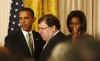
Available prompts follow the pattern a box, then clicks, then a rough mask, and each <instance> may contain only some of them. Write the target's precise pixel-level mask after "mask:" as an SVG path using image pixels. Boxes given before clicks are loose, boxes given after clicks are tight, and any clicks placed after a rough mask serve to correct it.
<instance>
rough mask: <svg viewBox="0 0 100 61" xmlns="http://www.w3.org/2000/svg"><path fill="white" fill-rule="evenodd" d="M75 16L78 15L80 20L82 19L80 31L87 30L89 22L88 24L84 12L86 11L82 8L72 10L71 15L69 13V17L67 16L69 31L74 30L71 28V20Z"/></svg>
mask: <svg viewBox="0 0 100 61" xmlns="http://www.w3.org/2000/svg"><path fill="white" fill-rule="evenodd" d="M73 17H76V18H79V20H80V25H81V27H80V31H81V32H82V33H84V32H86V28H87V27H86V26H87V24H86V16H85V14H84V12H82V11H80V10H74V11H72V12H71V13H70V14H69V15H68V18H67V27H68V30H69V32H72V30H71V28H70V26H69V25H70V24H71V21H72V18H73Z"/></svg>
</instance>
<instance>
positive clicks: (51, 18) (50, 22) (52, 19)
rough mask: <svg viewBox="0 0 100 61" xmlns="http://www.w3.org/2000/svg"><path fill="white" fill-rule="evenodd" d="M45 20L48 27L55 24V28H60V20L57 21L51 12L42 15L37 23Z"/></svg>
mask: <svg viewBox="0 0 100 61" xmlns="http://www.w3.org/2000/svg"><path fill="white" fill-rule="evenodd" d="M44 19H45V21H46V24H47V25H48V26H49V27H52V26H54V25H55V26H56V28H57V30H60V22H59V19H58V18H56V16H54V15H52V14H47V15H44V16H43V17H41V18H40V19H39V20H38V23H39V24H40V23H41V22H42V21H44Z"/></svg>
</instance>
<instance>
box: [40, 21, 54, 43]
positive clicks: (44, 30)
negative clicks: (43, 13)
mask: <svg viewBox="0 0 100 61" xmlns="http://www.w3.org/2000/svg"><path fill="white" fill-rule="evenodd" d="M39 33H40V35H41V37H42V38H43V40H45V41H47V40H49V39H50V38H51V37H52V35H53V34H54V33H53V27H48V25H47V24H46V22H45V21H42V22H41V23H40V24H39Z"/></svg>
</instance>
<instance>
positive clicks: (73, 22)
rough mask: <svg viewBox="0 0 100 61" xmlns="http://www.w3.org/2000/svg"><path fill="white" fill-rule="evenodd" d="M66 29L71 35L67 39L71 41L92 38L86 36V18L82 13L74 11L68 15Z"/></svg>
mask: <svg viewBox="0 0 100 61" xmlns="http://www.w3.org/2000/svg"><path fill="white" fill-rule="evenodd" d="M67 27H68V30H69V32H70V33H71V34H70V35H69V36H68V37H69V38H70V39H72V40H78V39H79V40H80V39H81V38H82V39H83V38H85V39H87V38H88V39H91V38H92V36H90V35H88V34H86V30H87V23H86V16H85V14H84V12H82V11H79V10H74V11H72V12H71V13H70V14H69V15H68V18H67Z"/></svg>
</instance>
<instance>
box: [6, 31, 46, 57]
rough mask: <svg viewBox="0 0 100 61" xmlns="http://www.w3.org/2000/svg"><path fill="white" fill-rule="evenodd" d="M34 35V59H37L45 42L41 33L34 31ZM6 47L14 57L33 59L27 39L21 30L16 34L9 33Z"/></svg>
mask: <svg viewBox="0 0 100 61" xmlns="http://www.w3.org/2000/svg"><path fill="white" fill-rule="evenodd" d="M32 33H33V38H34V44H35V54H34V57H35V58H37V57H38V55H39V54H40V52H41V50H42V47H43V45H44V42H43V40H42V38H41V37H40V35H39V33H37V32H35V31H32ZM5 47H8V48H9V49H10V50H11V52H12V53H13V54H14V55H17V56H21V57H32V56H31V54H30V52H29V48H28V45H27V43H26V40H25V37H24V35H23V33H22V31H21V30H20V29H19V30H17V31H14V32H9V34H8V36H7V37H6V39H5Z"/></svg>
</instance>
